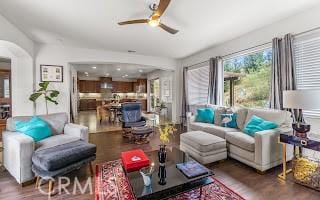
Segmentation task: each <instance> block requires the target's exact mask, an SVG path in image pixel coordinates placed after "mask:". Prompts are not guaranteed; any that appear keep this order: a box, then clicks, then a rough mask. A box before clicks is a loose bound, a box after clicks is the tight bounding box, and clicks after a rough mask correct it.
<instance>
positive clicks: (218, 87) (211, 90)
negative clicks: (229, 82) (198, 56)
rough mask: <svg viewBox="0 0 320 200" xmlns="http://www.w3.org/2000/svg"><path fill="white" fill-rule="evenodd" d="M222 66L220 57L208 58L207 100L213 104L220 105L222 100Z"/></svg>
mask: <svg viewBox="0 0 320 200" xmlns="http://www.w3.org/2000/svg"><path fill="white" fill-rule="evenodd" d="M222 68H223V66H222V58H221V57H216V58H210V60H209V87H208V102H209V103H210V104H214V105H222V101H223V99H222V98H223V92H222V88H223V69H222Z"/></svg>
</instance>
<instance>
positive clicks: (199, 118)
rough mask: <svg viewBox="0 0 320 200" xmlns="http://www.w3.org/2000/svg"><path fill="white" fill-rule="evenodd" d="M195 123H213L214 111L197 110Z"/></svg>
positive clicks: (209, 109) (210, 109)
mask: <svg viewBox="0 0 320 200" xmlns="http://www.w3.org/2000/svg"><path fill="white" fill-rule="evenodd" d="M196 122H203V123H214V110H213V109H212V108H199V109H197V115H196Z"/></svg>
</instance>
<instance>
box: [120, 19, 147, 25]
mask: <svg viewBox="0 0 320 200" xmlns="http://www.w3.org/2000/svg"><path fill="white" fill-rule="evenodd" d="M144 23H148V19H136V20H129V21H124V22H119V23H118V24H119V25H127V24H144Z"/></svg>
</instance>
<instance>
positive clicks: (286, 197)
mask: <svg viewBox="0 0 320 200" xmlns="http://www.w3.org/2000/svg"><path fill="white" fill-rule="evenodd" d="M150 140H151V141H150V143H149V144H145V145H136V144H133V143H131V142H130V141H128V140H127V139H124V138H122V135H121V132H119V131H115V132H105V133H92V134H90V141H91V142H92V143H94V144H96V145H97V149H98V150H97V160H96V161H95V164H98V163H102V162H105V161H109V160H115V159H118V158H119V155H120V152H122V151H125V150H129V149H133V148H141V149H143V150H145V151H150V150H153V149H158V145H159V144H160V142H159V139H158V135H157V134H156V135H153V136H151V139H150ZM178 144H179V135H176V136H175V137H174V138H172V139H171V145H172V146H178ZM209 167H210V168H211V169H213V170H214V173H215V176H216V177H217V178H218V179H219V180H221V181H222V182H223V183H224V184H225V185H227V186H228V187H230V188H231V189H233V190H234V191H236V192H237V193H239V194H240V195H242V196H243V197H245V198H247V199H252V200H277V199H281V200H305V199H308V200H316V199H318V200H319V199H320V192H317V191H314V190H311V189H309V188H306V187H303V186H300V185H298V184H295V183H294V182H293V181H292V179H290V180H288V181H286V182H283V181H280V180H279V179H277V174H278V173H280V171H281V168H280V167H277V168H275V169H272V170H270V171H268V172H267V173H266V174H264V175H260V174H257V173H256V172H255V170H254V169H252V168H250V167H248V166H246V165H244V164H242V163H240V162H238V161H236V160H233V159H228V160H226V161H224V162H222V163H214V164H211V165H210V166H209ZM89 176H90V171H89V168H88V167H83V168H81V169H80V170H78V171H75V172H73V173H72V174H70V175H69V177H71V180H73V178H74V177H77V178H78V179H79V180H80V183H81V184H82V185H83V186H84V185H85V184H86V181H87V178H88V177H89ZM91 181H92V183H93V180H91ZM72 182H73V181H72ZM42 187H43V189H44V190H46V189H47V187H48V184H45V185H43V186H42ZM67 189H68V190H69V191H72V190H73V184H71V185H70V186H69V187H67ZM93 191H94V188H93ZM0 199H1V200H15V199H24V200H29V199H34V200H42V199H43V200H45V199H47V196H46V195H44V194H41V193H40V192H39V191H38V190H36V189H35V184H33V185H29V186H25V187H21V186H20V185H18V184H17V183H16V181H15V180H14V178H13V177H12V176H10V174H9V173H8V172H0ZM52 199H53V200H55V199H63V200H66V199H77V200H78V199H79V200H80V199H81V200H82V199H83V200H85V199H93V195H91V194H90V192H89V190H87V191H86V192H85V194H84V195H82V194H80V191H79V190H77V191H76V195H71V194H67V193H66V192H62V194H60V195H58V194H57V195H55V196H53V197H52Z"/></svg>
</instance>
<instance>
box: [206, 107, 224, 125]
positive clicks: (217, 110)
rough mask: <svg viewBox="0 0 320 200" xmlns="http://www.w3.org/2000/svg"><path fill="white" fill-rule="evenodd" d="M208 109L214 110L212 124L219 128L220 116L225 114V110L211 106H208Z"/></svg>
mask: <svg viewBox="0 0 320 200" xmlns="http://www.w3.org/2000/svg"><path fill="white" fill-rule="evenodd" d="M208 107H210V108H213V109H214V124H215V125H217V126H221V115H222V114H225V113H226V108H225V107H222V106H216V105H212V104H208Z"/></svg>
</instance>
